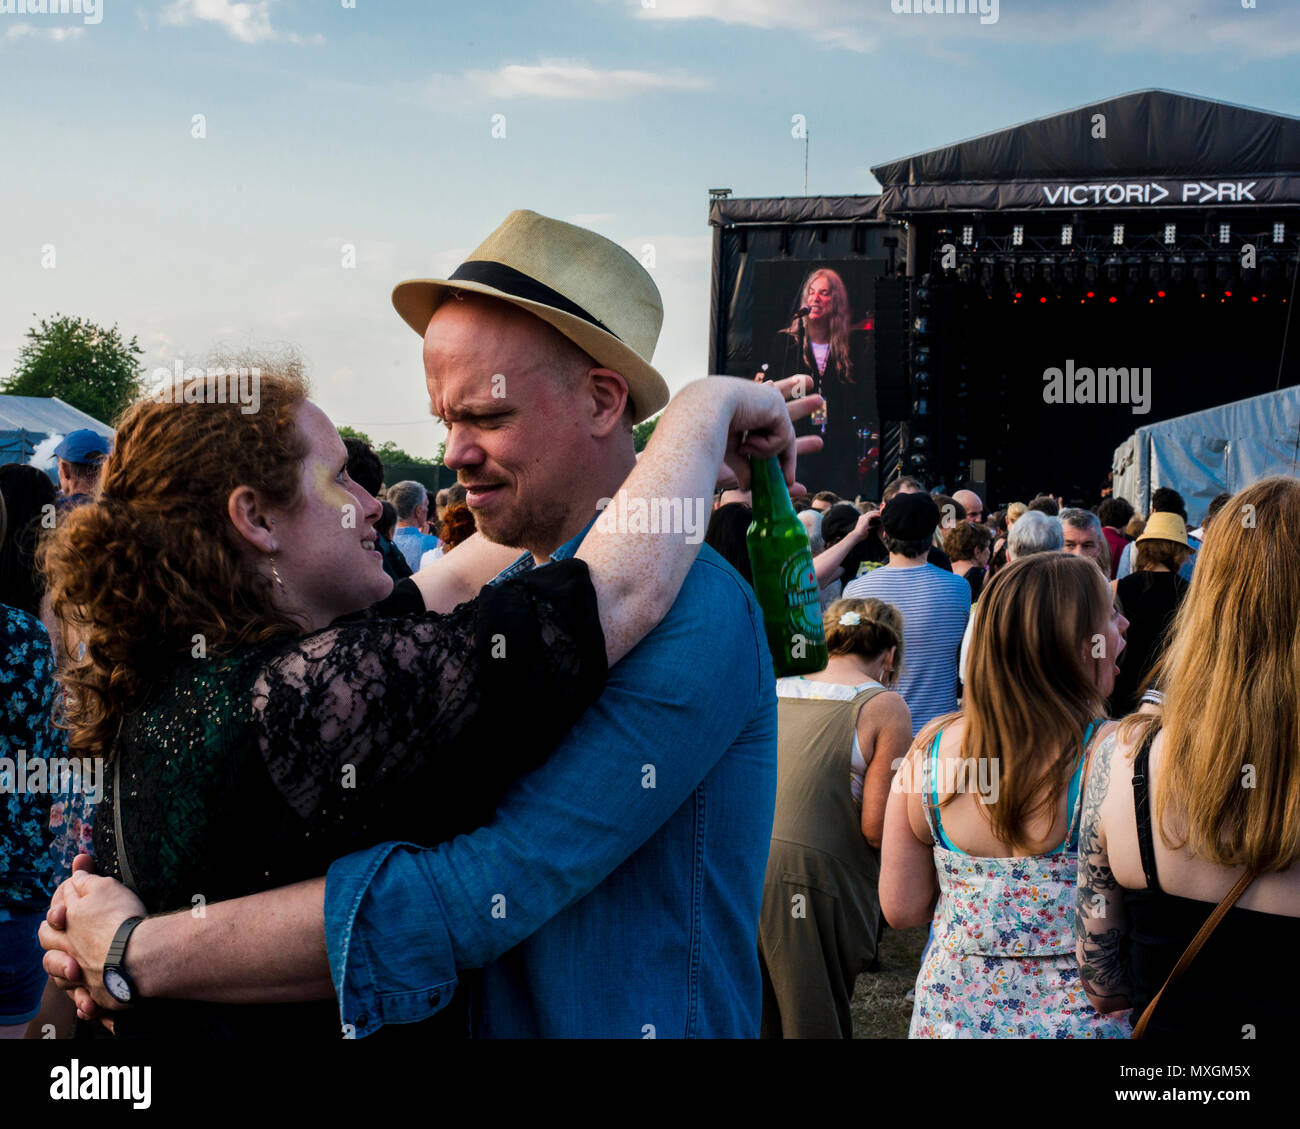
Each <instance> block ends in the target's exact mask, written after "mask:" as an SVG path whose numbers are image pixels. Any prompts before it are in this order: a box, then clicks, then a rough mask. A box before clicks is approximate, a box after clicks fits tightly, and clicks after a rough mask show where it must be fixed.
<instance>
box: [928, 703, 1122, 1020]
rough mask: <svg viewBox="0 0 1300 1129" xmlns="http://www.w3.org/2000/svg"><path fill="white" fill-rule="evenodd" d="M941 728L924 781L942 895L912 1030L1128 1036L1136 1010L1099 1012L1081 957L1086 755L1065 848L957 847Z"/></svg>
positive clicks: (1073, 783) (1073, 788)
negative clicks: (942, 809) (944, 813)
mask: <svg viewBox="0 0 1300 1129" xmlns="http://www.w3.org/2000/svg"><path fill="white" fill-rule="evenodd" d="M1095 726H1096V723H1094V725H1093V727H1091V728H1090V729H1089V731H1088V735H1087V738H1085V742H1084V744H1085V747H1086V745H1087V742H1088V739H1090V738H1091V736H1092V733H1093V731H1094V729H1095ZM941 736H942V734H937V735H936V736H935V739H934V744H933V745H932V746H931V748H930V753H929V756H927V757H926V758H925V761H924V764H925V770H924V785H923V787H924V794H925V796H926V800H927V802H926V803H925V804H924V805H923V807H924V809H925V818H926V822H927V823H928V824H929V827H930V835H931V837H932V838H933V839H934V865H935V869H936V871H937V872H938V875H939V902H938V905H937V906H936V907H935V911H934V922H933V934H934V939H933V942H932V943H931V945H930V947H929V949H928V950H927V952H926V955H925V958H924V960H923V961H922V964H921V971H920V974H919V975H918V976H917V978H916V1002H915V1004H914V1005H913V1007H912V1024H911V1028H910V1029H909V1031H908V1037H909V1038H912V1039H1127V1038H1128V1037H1129V1020H1128V1013H1127V1012H1124V1013H1121V1014H1118V1015H1100V1014H1098V1013H1097V1012H1096V1011H1095V1010H1094V1009H1093V1007H1092V1005H1091V1004H1090V1003H1089V1002H1088V997H1087V995H1086V994H1085V993H1084V990H1083V984H1082V982H1081V981H1080V979H1079V966H1078V963H1077V962H1076V960H1075V953H1074V898H1075V885H1076V880H1077V877H1078V836H1079V809H1080V806H1081V805H1080V803H1079V793H1080V792H1081V790H1082V788H1081V783H1082V777H1083V758H1080V763H1079V766H1078V768H1076V769H1075V772H1074V775H1073V777H1072V778H1071V780H1070V791H1069V801H1068V802H1069V804H1070V812H1071V816H1070V833H1069V835H1068V836H1067V837H1066V840H1065V842H1064V843H1062V844H1061V846H1060V847H1058V848H1057V849H1056V850H1055V851H1052V852H1051V853H1049V854H1045V855H1030V856H1028V857H1026V858H980V857H977V856H974V855H968V854H967V853H966V852H965V851H961V850H958V849H957V848H956V847H955V846H953V844H952V843H951V842H950V841H949V840H948V838H947V836H946V835H945V834H944V832H943V822H942V819H941V817H940V815H939V810H938V808H937V806H935V801H936V800H937V796H936V793H935V789H934V788H933V786H932V784H931V781H932V780H934V779H935V778H936V775H937V772H936V766H937V761H938V749H939V739H940V737H941Z"/></svg>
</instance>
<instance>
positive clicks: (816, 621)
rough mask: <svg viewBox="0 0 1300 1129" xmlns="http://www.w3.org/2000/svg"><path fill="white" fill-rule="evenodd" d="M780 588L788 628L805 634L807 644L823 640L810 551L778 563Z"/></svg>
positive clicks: (814, 571) (815, 578)
mask: <svg viewBox="0 0 1300 1129" xmlns="http://www.w3.org/2000/svg"><path fill="white" fill-rule="evenodd" d="M781 591H782V594H783V595H784V597H785V606H786V615H787V617H788V619H789V623H790V626H791V628H793V629H794V630H796V631H799V632H802V633H803V634H805V635H806V636H807V637H808V641H809V642H810V643H812V644H814V645H817V644H820V643H821V642H822V641H823V633H822V615H821V603H820V601H819V599H818V595H817V571H816V569H814V568H813V559H812V552H811V550H809V549H804V550H803V551H801V552H798V553H795V554H794V555H793V556H791V557H790V558H788V559H787V560H786V562H785V564H783V565H782V566H781Z"/></svg>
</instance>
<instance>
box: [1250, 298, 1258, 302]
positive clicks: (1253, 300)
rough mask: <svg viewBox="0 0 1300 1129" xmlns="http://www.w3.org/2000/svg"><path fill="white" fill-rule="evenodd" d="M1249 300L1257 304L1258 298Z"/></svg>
mask: <svg viewBox="0 0 1300 1129" xmlns="http://www.w3.org/2000/svg"><path fill="white" fill-rule="evenodd" d="M1250 300H1251V301H1252V302H1258V301H1259V299H1258V298H1255V297H1252V298H1251V299H1250Z"/></svg>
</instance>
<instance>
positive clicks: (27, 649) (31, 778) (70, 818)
mask: <svg viewBox="0 0 1300 1129" xmlns="http://www.w3.org/2000/svg"><path fill="white" fill-rule="evenodd" d="M57 699H58V688H57V685H56V683H55V681H54V651H53V648H52V647H51V646H50V637H49V635H48V634H47V633H46V631H45V628H44V627H43V626H42V625H41V622H40V620H38V619H36V618H34V617H33V616H31V615H28V614H27V613H26V612H24V611H20V610H19V609H17V608H11V607H8V606H6V605H2V604H0V920H5V919H7V918H10V917H12V916H15V915H17V914H22V913H29V912H32V911H36V910H43V909H45V907H46V906H47V904H48V903H49V899H50V895H51V894H52V893H53V892H54V888H55V886H57V885H58V883H59V882H61V881H62V880H63V878H64V877H66V875H67V873H68V871H69V870H70V869H71V866H72V859H73V857H75V855H76V854H77V851H78V849H79V844H80V843H81V841H82V839H83V836H86V835H88V824H87V819H88V816H89V812H88V810H87V809H88V808H89V807H90V806H92V805H91V804H90V803H89V802H88V801H93V800H94V799H95V795H94V794H93V792H92V793H91V794H90V795H89V796H88V795H87V794H86V790H85V789H84V788H83V789H80V790H78V791H77V792H76V793H73V792H72V791H70V790H68V791H60V790H59V788H60V786H61V785H62V786H65V787H66V785H67V784H68V778H67V775H66V774H65V773H62V772H60V771H58V767H59V763H66V760H65V758H66V757H67V744H66V741H65V740H64V736H63V731H62V730H60V729H58V728H57V727H56V726H55V724H54V720H53V717H54V710H55V704H56V702H57ZM52 768H53V769H55V771H54V772H51V769H52ZM90 780H91V778H89V777H88V778H87V783H90ZM83 829H84V830H83Z"/></svg>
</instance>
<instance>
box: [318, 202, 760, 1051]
mask: <svg viewBox="0 0 1300 1129" xmlns="http://www.w3.org/2000/svg"><path fill="white" fill-rule="evenodd" d="M393 305H394V306H395V307H396V309H397V311H398V313H399V314H400V315H401V316H402V318H403V319H404V320H405V321H406V323H407V324H408V325H410V326H411V328H412V329H414V330H415V331H416V332H417V333H420V334H421V335H422V336H423V337H424V364H425V375H426V379H427V382H428V387H429V397H430V400H431V401H432V403H433V406H434V410H435V412H436V413H437V414H438V415H439V416H440V417H441V418H442V419H443V420H445V421H446V423H447V425H448V437H447V449H446V453H445V455H444V459H445V462H446V465H447V466H449V467H452V468H453V469H455V470H456V471H457V472H458V477H459V479H460V481H461V482H463V483H464V484H465V485H466V486H467V487H469V497H468V502H469V506H470V508H471V510H473V512H474V516H475V520H476V522H477V524H478V528H479V530H480V531H481V532H482V533H483V534H484V535H485V536H486V537H488V538H489V539H490V540H492V541H495V542H498V543H501V544H505V545H516V546H520V547H522V548H524V549H526V550H528V552H526V553H525V554H524V555H523V556H522V557H520V558H519V559H518V560H517V561H516V562H515V563H513V564H512V565H511V566H510V567H509V568H507V569H506V570H505V572H503V573H502V574H501V577H500V578H498V579H501V578H504V577H505V576H508V575H511V574H513V573H514V572H516V571H518V570H521V569H526V568H533V567H535V566H536V564H537V563H541V562H545V561H547V560H551V559H563V558H565V557H568V556H571V555H572V554H573V553H574V552H575V551H576V550H577V548H578V545H579V544H580V543H581V541H582V538H583V536H584V535H585V533H586V531H587V530H588V529H589V528H590V526H591V525H592V524H593V522H594V520H595V518H596V515H597V509H598V507H599V506H600V504H601V502H602V501H607V500H608V499H610V498H611V497H613V496H614V495H615V494H616V492H617V489H618V487H619V485H620V483H622V481H623V480H624V479H625V478H626V477H627V475H628V473H629V472H630V471H631V469H632V467H633V466H634V464H635V462H636V453H635V448H634V445H633V436H632V425H633V424H634V423H636V422H638V421H640V420H643V419H647V418H649V417H650V416H652V415H654V414H655V413H656V412H658V411H659V410H660V409H661V408H662V407H663V406H664V405H665V404H666V403H667V402H668V388H667V385H666V384H665V383H664V380H663V377H661V376H660V375H659V373H658V372H656V371H655V369H654V368H653V367H652V366H651V364H650V357H651V355H652V353H653V352H654V347H655V343H656V341H657V339H658V336H659V328H660V325H661V324H662V321H663V307H662V305H661V302H660V298H659V292H658V289H657V287H656V286H655V284H654V282H653V280H652V279H651V278H650V276H649V275H648V274H647V273H646V271H645V270H644V269H643V268H642V267H641V265H640V264H639V263H638V262H637V261H636V260H635V259H634V258H633V257H632V256H631V255H630V254H628V253H627V252H626V251H624V250H623V249H622V248H621V247H619V246H617V245H616V244H614V243H612V242H610V241H609V240H607V239H605V238H603V237H601V236H599V235H596V234H595V233H593V232H590V231H586V230H584V229H583V228H580V227H575V226H573V225H571V224H566V223H561V222H558V221H556V220H552V219H547V218H545V217H543V216H539V215H537V214H535V213H533V212H527V211H518V212H513V213H512V214H511V215H510V216H509V217H507V219H506V221H505V222H504V223H503V224H502V225H501V226H500V227H499V228H497V230H496V231H495V232H493V233H492V235H490V236H489V237H488V238H487V240H486V241H484V243H483V244H482V245H481V246H479V247H478V248H477V249H476V250H475V251H474V252H473V253H472V254H471V255H470V257H469V259H468V260H467V261H466V262H465V263H463V264H462V265H461V266H460V267H458V268H457V269H456V270H455V271H454V272H452V274H451V277H450V278H448V279H446V280H417V281H412V282H404V283H402V284H401V285H399V286H398V287H397V288H396V290H395V291H394V292H393ZM763 638H764V636H763V627H762V623H761V620H760V618H759V614H758V611H757V606H756V604H755V602H754V599H753V596H752V593H751V592H750V591H749V589H748V588H747V587H746V586H745V585H744V583H743V582H742V581H740V580H739V578H738V576H737V574H735V573H734V571H733V570H731V569H730V568H729V567H728V566H727V565H725V564H724V563H723V562H722V560H721V558H720V557H718V556H717V555H716V554H715V553H713V552H712V550H710V549H709V548H708V547H707V546H705V547H703V548H702V549H701V552H700V555H699V557H698V558H697V560H696V562H695V564H694V566H693V567H692V569H691V571H690V574H689V576H688V578H687V581H686V583H685V584H684V586H683V588H682V591H681V594H680V595H679V596H678V598H677V601H676V603H675V604H674V606H673V608H672V610H671V611H670V612H669V613H668V615H667V616H666V617H665V619H664V620H663V622H662V623H661V624H660V625H659V627H658V628H656V629H655V631H653V632H652V633H651V634H650V635H649V636H648V637H647V638H646V639H645V640H644V641H643V642H642V643H641V644H640V645H639V646H638V647H637V648H636V649H635V650H634V651H632V653H631V654H629V655H628V656H627V658H625V659H624V660H623V661H622V662H620V663H619V664H618V665H617V666H615V667H614V668H613V669H612V670H611V671H610V677H609V683H608V686H607V687H606V690H605V692H604V694H603V695H602V696H601V698H600V700H599V701H598V702H597V703H596V705H595V706H594V707H593V708H592V709H591V710H589V711H588V712H587V714H586V715H585V716H584V717H583V718H582V720H581V721H580V722H579V723H578V725H577V726H575V727H574V729H573V730H572V731H571V732H570V734H569V736H568V737H567V738H566V740H565V741H564V742H563V743H562V744H561V745H560V746H559V748H558V749H557V750H556V751H555V753H554V754H552V756H551V757H550V759H549V760H548V761H547V763H546V764H545V765H544V766H543V767H542V768H541V769H539V770H538V771H537V772H535V773H533V774H532V775H531V776H530V777H529V778H528V779H527V780H526V781H525V782H524V784H523V785H521V786H519V787H517V788H515V789H514V790H513V791H512V792H511V793H510V794H509V795H507V797H506V798H505V800H504V801H503V802H502V804H501V806H500V807H499V808H498V811H497V816H496V818H495V820H494V821H493V822H492V824H491V825H490V826H489V827H486V828H482V829H480V830H479V831H476V832H474V833H473V834H472V835H469V836H466V837H463V838H461V839H457V840H455V841H454V842H453V843H451V844H449V845H444V846H443V847H441V848H439V849H438V850H436V851H427V852H423V853H419V854H416V853H412V852H409V851H395V850H393V849H392V848H393V845H392V844H388V845H384V846H380V847H377V848H374V849H372V850H370V851H365V852H361V853H359V854H356V855H352V856H349V857H348V858H346V859H343V860H340V861H339V862H336V863H335V864H334V866H333V867H331V868H330V873H329V878H328V882H327V885H326V898H325V918H326V936H327V941H328V942H329V948H330V951H331V953H334V952H342V951H344V945H345V944H346V945H347V949H346V951H347V954H348V955H347V958H346V959H345V960H343V961H342V962H340V963H338V964H336V965H335V987H336V989H337V991H338V994H339V999H340V1001H341V1002H342V1006H343V1012H344V1017H345V1020H347V1021H349V1022H355V1023H357V1025H358V1030H359V1031H360V1030H361V1029H362V1027H363V1026H369V1027H374V1026H376V1025H378V1023H380V1022H383V1021H384V1020H386V1019H389V1018H392V1019H406V1018H409V1017H410V1016H409V1014H408V1012H407V1011H406V1010H405V1005H404V1007H403V1010H399V1011H397V1012H395V1013H393V1014H391V1015H385V1007H386V1004H387V1001H388V999H389V998H391V996H392V995H393V994H395V993H398V992H405V993H408V995H409V994H410V993H412V992H413V990H415V989H429V990H437V989H439V988H444V987H445V986H446V985H448V984H450V983H453V982H454V981H455V980H456V968H457V966H458V965H459V966H460V967H464V968H475V967H479V966H480V965H482V966H483V972H482V979H481V984H480V986H479V987H478V988H477V989H476V990H475V992H474V1001H473V1007H472V1014H473V1023H474V1031H475V1033H476V1034H477V1035H480V1036H505V1037H521V1036H523V1037H527V1036H538V1035H540V1036H566V1035H596V1036H620V1035H621V1036H626V1037H635V1038H644V1037H647V1036H650V1035H657V1036H660V1037H673V1036H678V1037H679V1036H706V1037H707V1036H718V1037H737V1036H739V1037H744V1036H754V1035H756V1034H757V1032H758V1024H759V1013H760V1010H761V982H760V979H759V972H758V962H757V956H756V946H757V920H758V911H759V906H760V903H761V897H762V884H763V872H764V866H765V863H766V856H767V847H768V843H767V838H770V832H771V821H772V810H773V803H774V796H775V784H776V778H775V766H776V710H775V698H774V684H773V682H772V673H771V664H770V663H769V662H768V661H767V658H766V654H765V653H764V651H763V642H762V640H763ZM701 671H714V672H718V673H719V674H725V681H723V683H722V685H723V687H724V689H723V690H722V692H719V683H718V682H716V681H715V680H713V679H709V678H701V677H700V673H701ZM489 755H490V753H489ZM399 890H400V891H403V892H404V893H403V894H402V896H401V898H402V900H401V904H400V905H399V906H397V907H396V908H398V909H400V911H401V912H402V913H403V915H404V916H405V915H410V918H411V919H412V920H414V921H418V922H419V923H420V926H421V927H420V929H419V930H418V931H414V930H411V929H409V928H408V929H404V930H403V932H402V937H401V939H400V940H395V939H392V938H391V937H390V936H389V935H388V934H389V930H388V929H387V923H388V922H389V921H391V917H392V914H393V912H394V908H395V906H394V902H393V898H394V891H399ZM376 892H378V893H376ZM498 895H504V898H505V904H506V905H514V906H516V907H518V908H517V910H515V911H514V912H513V913H508V916H506V917H505V918H504V919H502V918H493V917H492V916H491V915H490V913H489V912H488V911H489V908H490V907H491V906H492V904H493V898H494V896H498ZM413 935H418V937H419V938H421V941H420V942H418V943H416V944H414V945H413V944H412V943H411V939H412V937H413ZM380 970H383V971H380ZM444 994H445V992H444ZM425 998H426V999H427V996H426V997H425ZM422 1010H424V1011H425V1012H428V1011H432V1010H433V1009H432V1008H430V1007H428V1005H425V1007H424V1009H422ZM362 1017H365V1018H367V1019H368V1020H369V1024H364V1025H363V1024H362V1022H361V1019H362Z"/></svg>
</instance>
